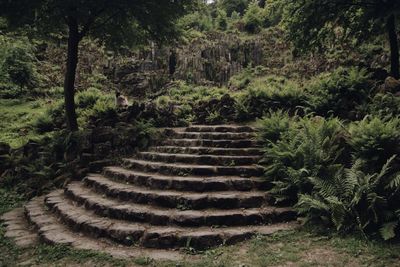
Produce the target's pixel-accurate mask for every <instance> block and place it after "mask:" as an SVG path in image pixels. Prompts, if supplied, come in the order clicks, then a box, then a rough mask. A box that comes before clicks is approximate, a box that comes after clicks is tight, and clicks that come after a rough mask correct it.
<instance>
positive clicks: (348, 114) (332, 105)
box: [305, 68, 371, 118]
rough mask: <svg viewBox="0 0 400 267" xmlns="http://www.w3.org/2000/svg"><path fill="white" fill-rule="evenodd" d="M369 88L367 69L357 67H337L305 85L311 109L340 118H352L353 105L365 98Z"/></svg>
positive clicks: (360, 102) (353, 115)
mask: <svg viewBox="0 0 400 267" xmlns="http://www.w3.org/2000/svg"><path fill="white" fill-rule="evenodd" d="M370 88H371V85H370V84H369V83H368V74H367V71H366V70H365V69H358V68H349V69H344V68H338V69H336V70H335V71H333V72H332V73H326V74H321V75H319V76H317V77H315V78H313V79H312V80H311V81H310V82H309V83H308V84H306V85H305V91H306V92H307V94H308V100H307V102H308V106H309V107H310V110H311V111H313V112H315V113H317V114H318V115H323V116H329V115H334V116H339V117H340V118H354V117H355V114H354V111H353V110H354V107H355V106H357V105H360V104H362V103H363V102H364V101H366V100H367V98H368V94H369V91H370Z"/></svg>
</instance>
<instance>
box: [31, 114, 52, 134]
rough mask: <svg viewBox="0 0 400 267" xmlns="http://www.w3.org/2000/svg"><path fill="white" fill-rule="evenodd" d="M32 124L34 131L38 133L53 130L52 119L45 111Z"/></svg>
mask: <svg viewBox="0 0 400 267" xmlns="http://www.w3.org/2000/svg"><path fill="white" fill-rule="evenodd" d="M34 126H35V129H36V131H37V132H38V133H40V134H43V133H48V132H51V131H53V130H54V124H53V120H52V118H51V116H49V114H48V113H47V112H46V113H45V114H43V115H42V116H40V117H38V118H37V120H36V122H35V123H34Z"/></svg>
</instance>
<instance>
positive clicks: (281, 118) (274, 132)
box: [257, 110, 296, 147]
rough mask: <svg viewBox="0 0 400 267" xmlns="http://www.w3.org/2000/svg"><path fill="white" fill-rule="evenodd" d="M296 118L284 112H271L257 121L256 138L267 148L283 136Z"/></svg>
mask: <svg viewBox="0 0 400 267" xmlns="http://www.w3.org/2000/svg"><path fill="white" fill-rule="evenodd" d="M295 119H296V118H291V117H289V114H288V113H287V112H284V111H281V110H280V111H277V112H271V113H270V114H268V115H267V116H265V117H263V118H262V119H261V120H259V121H258V127H257V128H258V129H259V131H258V138H259V139H260V141H261V142H263V144H264V145H265V146H267V147H270V146H271V145H273V144H274V143H275V142H277V141H278V140H279V139H280V138H281V136H282V135H283V134H285V133H286V132H287V131H288V130H289V129H290V127H292V123H293V122H294V121H295Z"/></svg>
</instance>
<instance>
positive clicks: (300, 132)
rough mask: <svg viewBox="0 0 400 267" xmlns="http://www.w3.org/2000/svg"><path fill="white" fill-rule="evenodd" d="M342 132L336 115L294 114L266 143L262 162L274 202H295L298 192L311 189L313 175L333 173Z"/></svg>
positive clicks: (338, 161)
mask: <svg viewBox="0 0 400 267" xmlns="http://www.w3.org/2000/svg"><path fill="white" fill-rule="evenodd" d="M342 132H343V129H342V125H341V123H340V121H339V120H337V119H330V120H325V119H323V118H319V117H316V118H311V117H306V118H297V121H293V122H292V126H291V127H290V128H289V129H287V130H286V132H283V133H282V135H281V137H280V138H279V140H277V141H276V142H273V140H271V141H272V142H270V143H269V144H270V145H269V146H265V150H264V152H265V154H264V159H263V161H262V163H263V164H264V165H265V176H266V177H267V179H268V180H271V181H272V182H273V184H274V187H273V188H272V190H271V194H272V195H273V196H274V197H275V199H276V202H277V203H279V202H284V203H296V201H297V196H298V193H311V192H312V189H313V184H312V180H313V179H315V177H325V176H332V175H334V174H335V173H336V172H337V170H338V169H340V168H341V167H342V165H341V163H342V160H343V159H344V157H343V153H342V152H343V149H342V143H343V142H342V139H343V138H342V136H343V134H342Z"/></svg>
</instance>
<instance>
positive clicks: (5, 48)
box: [0, 36, 40, 96]
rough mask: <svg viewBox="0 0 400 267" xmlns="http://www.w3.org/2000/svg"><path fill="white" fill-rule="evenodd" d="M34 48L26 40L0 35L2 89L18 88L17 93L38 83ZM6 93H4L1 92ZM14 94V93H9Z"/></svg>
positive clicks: (0, 82)
mask: <svg viewBox="0 0 400 267" xmlns="http://www.w3.org/2000/svg"><path fill="white" fill-rule="evenodd" d="M35 61H36V58H35V55H34V48H33V46H32V45H31V44H30V42H29V41H27V40H17V39H9V38H6V37H4V36H3V37H0V84H3V85H2V86H0V87H3V88H4V89H3V91H5V90H6V89H7V87H10V88H11V90H14V91H15V89H16V88H18V89H19V95H21V94H22V93H24V92H26V89H33V88H34V87H35V86H38V85H39V79H40V76H39V74H38V72H37V68H36V65H35ZM3 94H5V95H7V94H6V93H3ZM11 95H15V96H16V94H15V93H11Z"/></svg>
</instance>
